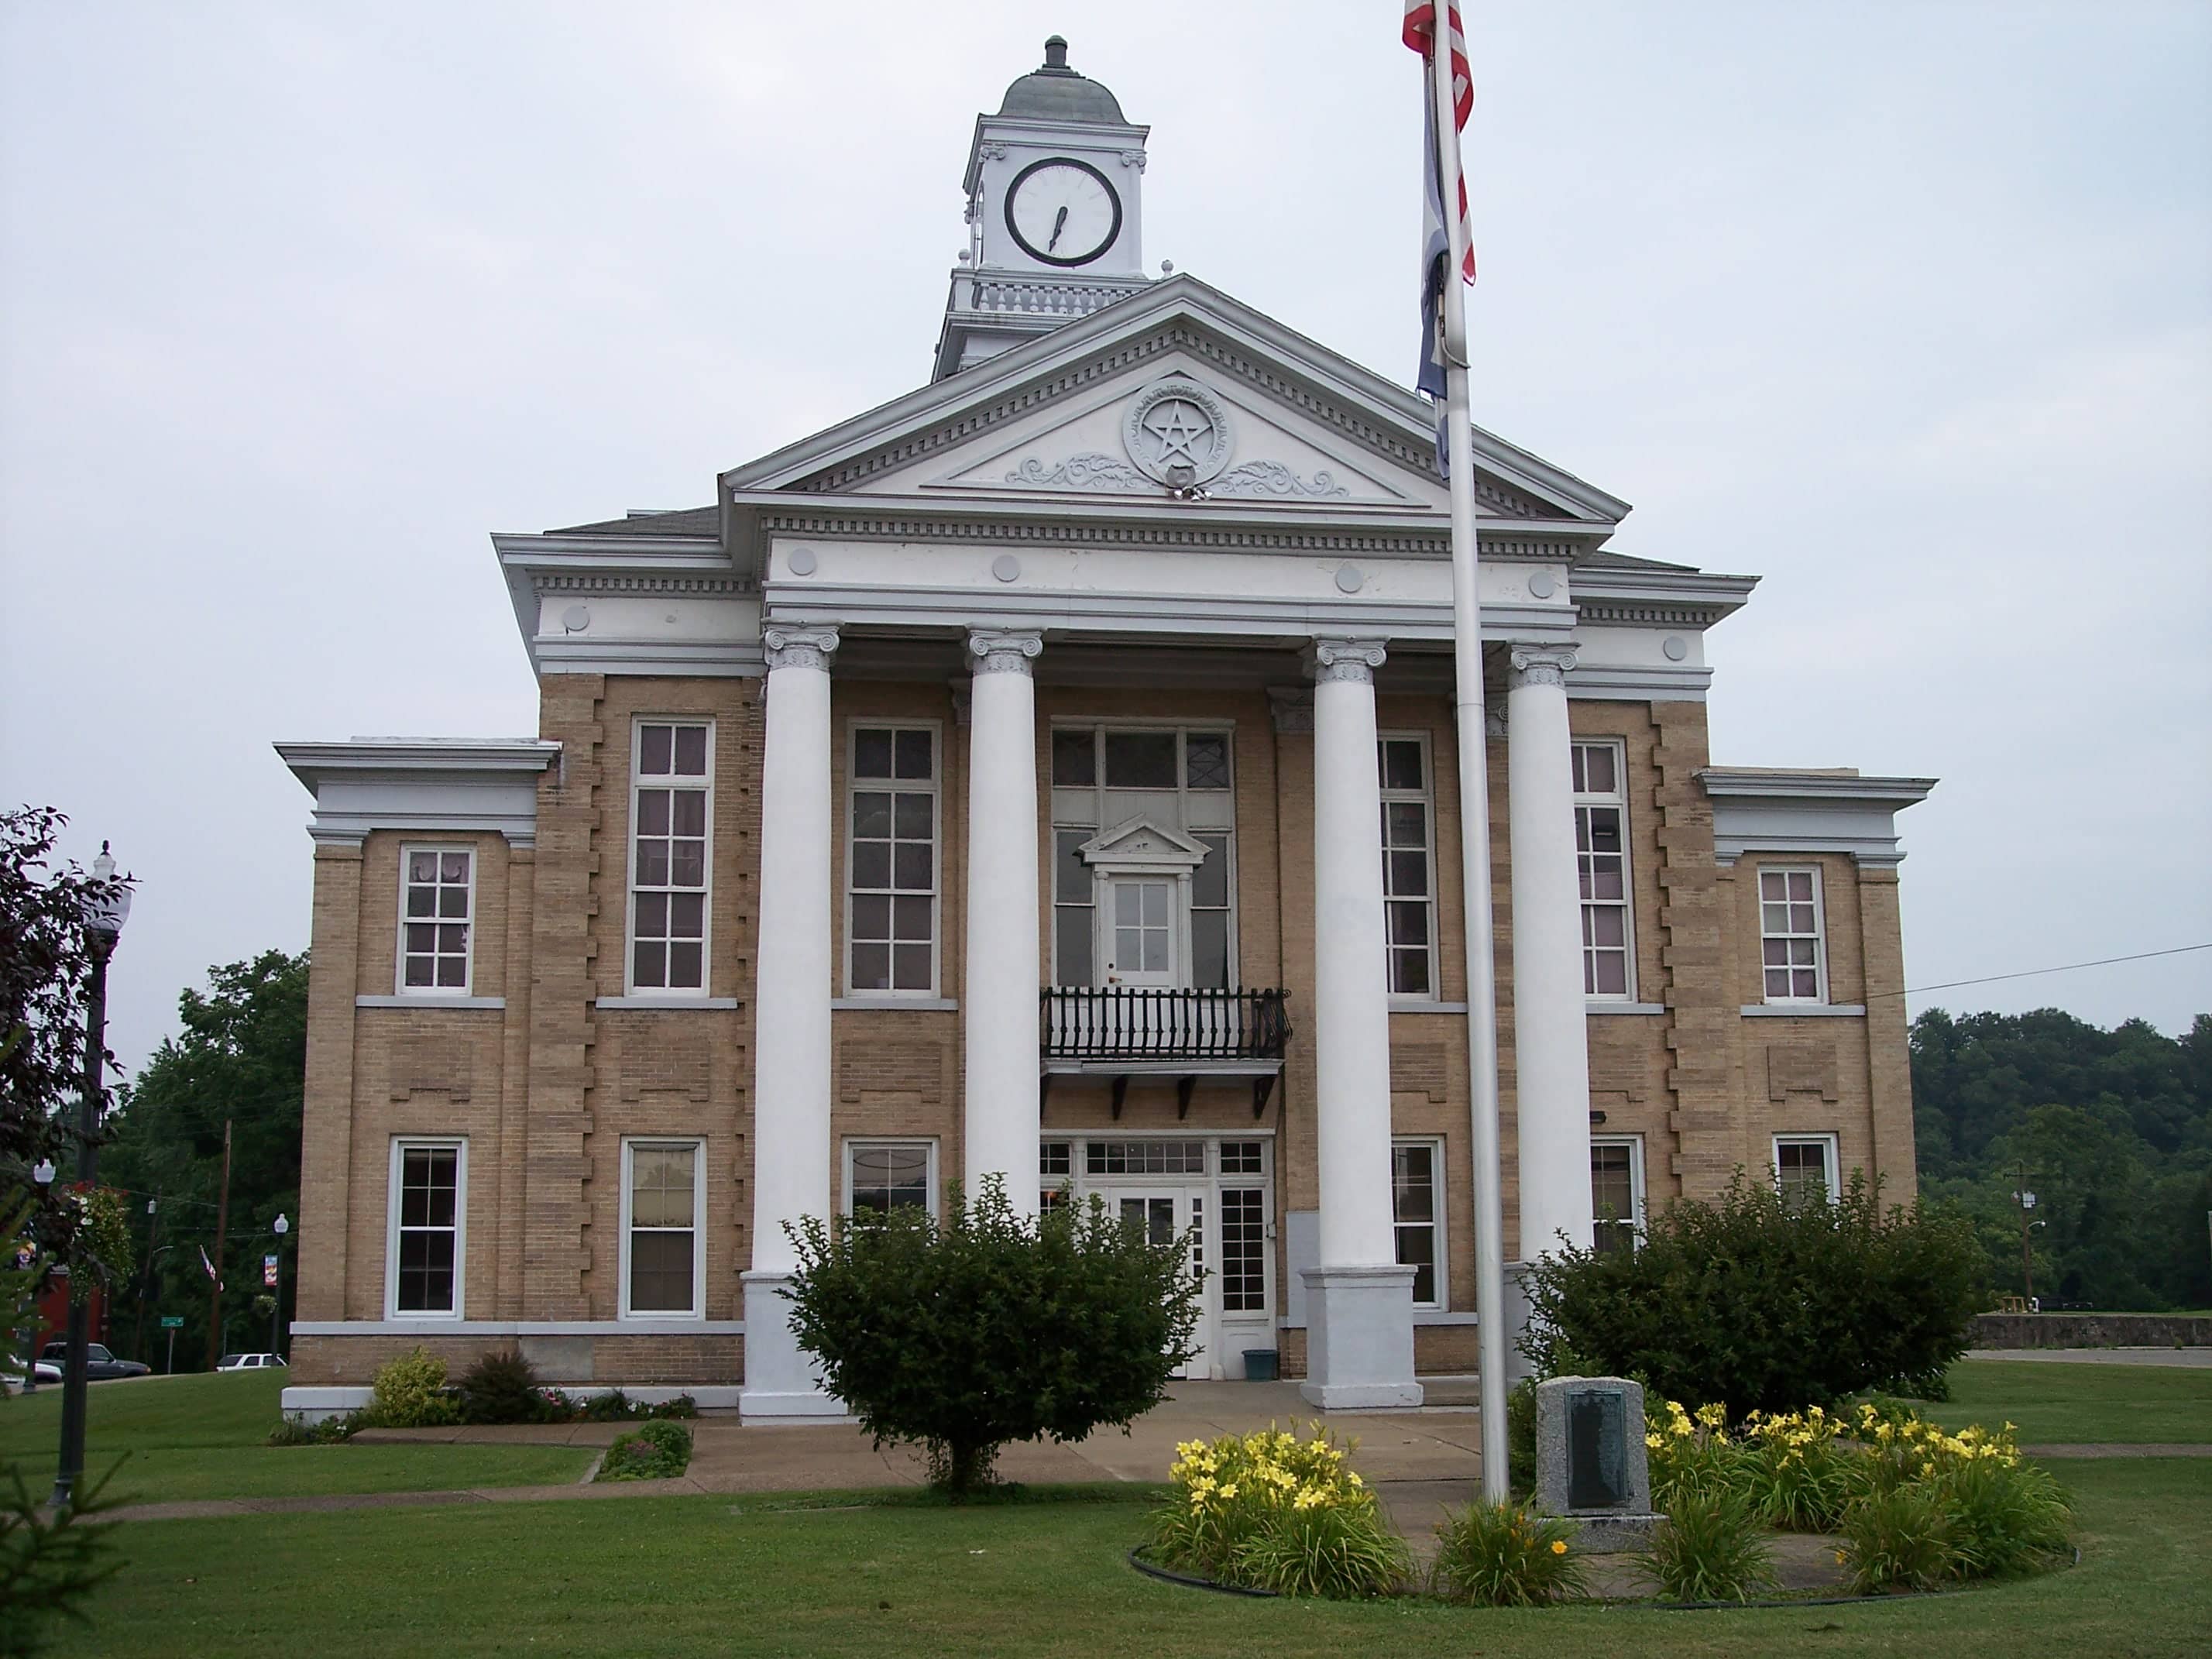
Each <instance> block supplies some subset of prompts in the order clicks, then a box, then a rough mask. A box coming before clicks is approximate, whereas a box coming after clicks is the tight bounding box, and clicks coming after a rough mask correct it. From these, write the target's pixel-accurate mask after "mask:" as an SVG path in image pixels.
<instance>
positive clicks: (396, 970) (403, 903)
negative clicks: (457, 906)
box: [392, 841, 477, 997]
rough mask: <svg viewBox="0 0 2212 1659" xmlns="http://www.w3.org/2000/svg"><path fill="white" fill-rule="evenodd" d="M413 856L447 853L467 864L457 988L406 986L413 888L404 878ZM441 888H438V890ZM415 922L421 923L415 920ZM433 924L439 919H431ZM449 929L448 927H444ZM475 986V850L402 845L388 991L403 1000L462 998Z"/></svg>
mask: <svg viewBox="0 0 2212 1659" xmlns="http://www.w3.org/2000/svg"><path fill="white" fill-rule="evenodd" d="M417 853H429V854H435V855H437V856H439V857H441V858H442V857H443V856H444V855H445V854H447V853H459V854H460V855H461V856H462V857H463V858H465V859H466V860H468V861H469V880H468V894H469V908H468V914H467V915H465V916H464V917H462V919H461V926H462V927H465V928H466V929H467V930H468V940H469V942H468V948H467V949H466V950H465V951H462V952H461V982H460V983H459V985H410V984H409V983H408V982H407V955H408V952H407V923H408V921H409V917H408V915H407V890H408V888H409V887H410V886H411V885H412V883H410V881H409V880H408V878H407V867H408V865H409V863H410V860H413V858H414V856H415V854H417ZM442 886H443V884H442V883H441V884H440V889H434V890H441V889H442ZM415 920H417V921H419V920H421V918H419V917H417V918H415ZM431 920H432V921H439V920H440V918H437V917H433V918H431ZM447 925H450V924H447ZM430 960H431V963H432V968H431V971H432V974H433V975H435V973H436V971H437V970H436V963H437V957H435V956H433V957H431V959H430ZM476 982H477V849H476V848H474V847H473V846H471V845H469V844H468V843H466V842H428V841H411V842H401V843H400V846H399V927H398V932H397V933H395V934H394V935H393V945H392V994H393V995H394V996H403V997H465V996H469V995H471V994H473V993H474V991H475V988H476Z"/></svg>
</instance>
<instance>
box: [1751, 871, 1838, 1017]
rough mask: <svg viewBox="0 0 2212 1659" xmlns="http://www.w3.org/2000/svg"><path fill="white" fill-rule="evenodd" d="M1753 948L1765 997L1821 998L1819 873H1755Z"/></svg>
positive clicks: (1784, 999)
mask: <svg viewBox="0 0 2212 1659" xmlns="http://www.w3.org/2000/svg"><path fill="white" fill-rule="evenodd" d="M1820 957H1821V951H1820V872H1819V871H1818V870H1761V871H1760V872H1759V961H1760V964H1761V969H1760V971H1761V972H1762V973H1763V974H1764V975H1765V993H1766V1000H1767V1001H1769V1002H1822V1001H1825V1000H1826V987H1825V986H1824V984H1823V982H1822V981H1823V978H1824V971H1823V970H1824V968H1825V964H1824V963H1822V962H1821V960H1820Z"/></svg>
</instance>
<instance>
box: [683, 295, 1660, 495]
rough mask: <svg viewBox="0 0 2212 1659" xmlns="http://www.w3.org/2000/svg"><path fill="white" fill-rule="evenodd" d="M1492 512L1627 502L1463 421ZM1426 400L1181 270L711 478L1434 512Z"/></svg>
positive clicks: (904, 490)
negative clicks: (1471, 431) (1470, 431)
mask: <svg viewBox="0 0 2212 1659" xmlns="http://www.w3.org/2000/svg"><path fill="white" fill-rule="evenodd" d="M1476 440H1477V441H1476V471H1477V481H1478V496H1479V510H1480V512H1481V513H1484V514H1485V515H1486V516H1489V517H1493V518H1502V519H1521V520H1546V521H1551V522H1554V523H1556V522H1559V521H1562V520H1570V521H1575V522H1578V523H1581V524H1585V525H1589V526H1592V527H1594V528H1595V527H1597V526H1611V525H1612V524H1614V523H1617V522H1618V521H1619V520H1620V518H1621V517H1622V516H1623V515H1624V514H1625V513H1626V512H1627V510H1628V508H1627V504H1626V502H1623V501H1618V500H1616V499H1615V498H1613V497H1612V496H1610V495H1606V494H1605V493H1604V492H1603V491H1601V490H1598V489H1594V488H1592V487H1591V486H1590V485H1589V484H1587V483H1583V482H1582V481H1581V480H1579V479H1577V478H1575V477H1572V476H1571V474H1568V473H1566V472H1564V471H1560V470H1559V469H1558V468H1555V467H1553V466H1551V465H1549V464H1547V463H1546V462H1543V461H1541V460H1539V459H1537V458H1536V457H1534V456H1532V455H1528V453H1525V452H1523V451H1521V450H1517V449H1516V448H1514V447H1512V446H1511V445H1510V444H1507V443H1504V441H1501V440H1498V439H1497V438H1494V437H1492V436H1491V435H1489V434H1486V433H1483V432H1481V431H1480V430H1479V429H1478V431H1477V433H1476ZM1434 453H1435V429H1434V427H1433V424H1432V416H1431V412H1430V409H1429V405H1428V404H1427V403H1426V401H1425V400H1424V399H1422V398H1419V396H1417V395H1416V394H1414V393H1413V392H1410V391H1408V390H1407V389H1405V388H1403V387H1401V386H1395V385H1393V384H1392V383H1390V382H1389V381H1388V380H1384V379H1383V377H1381V376H1379V375H1376V374H1373V373H1372V372H1371V371H1370V370H1367V369H1365V368H1361V367H1360V366H1359V365H1358V364H1356V363H1353V362H1351V361H1350V360H1349V359H1348V358H1346V357H1344V356H1341V355H1340V354H1339V353H1336V352H1334V351H1331V350H1329V349H1328V348H1326V347H1324V346H1322V345H1320V344H1318V343H1316V342H1314V341H1312V340H1309V339H1307V338H1305V337H1303V336H1301V335H1298V334H1297V333H1295V332H1293V331H1291V330H1288V329H1285V328H1284V327H1283V326H1282V325H1279V324H1278V323H1275V322H1274V321H1273V319H1269V318H1267V317H1265V316H1264V315H1262V314H1261V313H1258V312H1256V311H1254V310H1253V309H1252V308H1251V307H1247V306H1244V305H1243V304H1241V303H1240V302H1238V301H1235V300H1233V299H1231V298H1230V296H1228V295H1225V294H1223V293H1221V292H1220V291H1219V290H1218V289H1212V288H1209V287H1208V286H1206V284H1205V283H1200V282H1198V281H1196V280H1195V279H1194V278H1192V277H1189V276H1174V277H1171V278H1168V279H1165V280H1164V281H1162V282H1160V283H1155V284H1154V285H1152V288H1150V289H1146V291H1144V292H1142V293H1140V294H1139V295H1135V296H1134V297H1133V298H1130V299H1127V300H1123V301H1120V302H1118V303H1116V304H1114V305H1112V306H1109V307H1107V308H1106V309H1105V310H1103V311H1101V312H1098V313H1095V314H1094V315H1092V316H1090V317H1087V318H1084V319H1080V320H1079V321H1075V322H1071V323H1068V324H1066V325H1063V326H1062V327H1060V329H1058V330H1056V331H1054V332H1052V333H1050V334H1047V335H1044V336H1042V337H1039V338H1037V339H1036V340H1033V341H1031V342H1030V343H1027V344H1024V345H1022V346H1019V347H1018V348H1015V349H1012V350H1010V351H1007V352H1006V353H1003V354H1002V355H1000V356H997V357H994V358H991V359H989V360H987V361H986V362H982V363H981V364H978V365H977V366H975V368H970V369H968V370H966V371H964V372H963V373H961V374H955V375H952V376H951V377H949V378H947V379H945V380H941V381H939V382H937V383H935V384H933V385H932V386H927V387H925V388H923V389H921V391H919V392H915V393H912V394H909V395H908V397H906V398H900V399H898V400H896V402H894V403H891V404H885V405H884V406H883V407H882V408H880V409H878V410H872V411H870V412H869V413H868V414H866V415H863V416H858V417H856V418H855V419H854V420H852V421H848V422H843V423H842V424H841V425H840V426H837V427H835V428H830V429H829V430H828V431H825V432H823V433H820V434H817V435H816V436H814V437H813V438H811V439H808V440H805V441H803V442H801V443H799V444H794V445H793V446H791V447H788V448H787V449H784V450H781V451H778V452H777V453H775V454H773V455H769V456H766V457H763V459H761V460H759V461H756V462H753V463H751V464H750V465H745V466H742V467H739V468H737V469H735V470H734V471H731V472H729V473H726V474H725V475H724V479H723V482H724V484H725V486H726V488H727V489H728V490H729V491H730V493H731V495H732V499H733V500H754V501H757V500H758V499H759V498H760V496H761V495H762V494H763V493H764V492H775V493H776V494H777V495H842V496H846V497H848V498H851V497H860V498H869V497H873V498H877V499H879V500H889V499H898V500H902V501H911V502H915V503H917V504H920V503H922V502H928V501H941V502H945V503H946V504H948V505H949V504H951V503H952V502H955V501H960V502H967V503H975V504H979V505H981V504H990V505H992V506H994V507H997V508H999V509H1001V510H1007V509H1011V510H1015V511H1019V510H1021V508H1022V507H1023V506H1024V504H1025V503H1035V504H1036V506H1037V507H1041V508H1050V507H1054V506H1055V505H1058V504H1062V503H1067V502H1071V501H1082V502H1086V503H1094V504H1099V505H1109V504H1115V503H1124V504H1139V503H1141V504H1148V505H1151V506H1153V507H1158V506H1160V505H1162V504H1168V505H1172V504H1174V503H1175V502H1176V501H1198V500H1206V501H1233V502H1236V503H1237V504H1240V505H1244V506H1255V507H1268V508H1275V507H1281V508H1284V509H1286V510H1287V511H1289V512H1291V513H1298V512H1300V511H1324V512H1330V513H1345V512H1351V513H1375V514H1376V515H1378V516H1381V517H1386V518H1396V517H1399V516H1401V515H1406V516H1419V517H1423V518H1430V517H1437V516H1441V515H1443V513H1445V512H1446V511H1447V510H1448V496H1447V493H1446V491H1445V489H1444V487H1443V484H1442V483H1441V482H1440V481H1439V480H1438V479H1437V477H1436V472H1435V465H1434Z"/></svg>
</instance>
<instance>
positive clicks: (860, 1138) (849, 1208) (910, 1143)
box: [837, 1135, 1074, 1221]
mask: <svg viewBox="0 0 2212 1659" xmlns="http://www.w3.org/2000/svg"><path fill="white" fill-rule="evenodd" d="M876 1146H899V1147H915V1146H919V1147H921V1149H922V1150H923V1151H924V1152H927V1154H928V1157H929V1164H928V1167H927V1174H926V1176H924V1179H925V1180H927V1182H928V1183H929V1188H928V1189H929V1200H928V1208H929V1218H930V1219H931V1220H932V1221H934V1220H936V1219H937V1218H938V1214H939V1200H938V1180H937V1140H936V1138H935V1137H934V1136H930V1135H857V1136H854V1138H852V1139H848V1140H846V1141H844V1142H843V1143H842V1146H841V1149H840V1151H839V1152H838V1154H837V1161H838V1165H839V1170H838V1183H837V1204H838V1211H839V1212H840V1213H841V1214H842V1215H843V1216H844V1217H845V1218H847V1219H848V1220H850V1219H851V1218H852V1214H853V1161H854V1154H855V1153H857V1152H866V1151H867V1150H869V1149H870V1148H872V1147H876ZM1038 1162H1039V1164H1042V1162H1043V1158H1042V1153H1040V1154H1039V1157H1038ZM1039 1176H1040V1180H1042V1170H1040V1171H1039ZM1073 1178H1074V1177H1073V1176H1070V1177H1069V1179H1070V1180H1071V1181H1073ZM1008 1196H1009V1197H1010V1198H1011V1197H1012V1194H1008Z"/></svg>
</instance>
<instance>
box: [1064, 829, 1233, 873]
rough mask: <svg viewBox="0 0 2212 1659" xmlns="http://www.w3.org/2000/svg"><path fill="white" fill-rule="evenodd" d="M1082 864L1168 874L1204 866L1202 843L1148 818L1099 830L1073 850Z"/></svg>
mask: <svg viewBox="0 0 2212 1659" xmlns="http://www.w3.org/2000/svg"><path fill="white" fill-rule="evenodd" d="M1076 850H1077V851H1078V852H1079V853H1080V854H1082V857H1083V861H1084V862H1085V864H1087V865H1090V866H1092V867H1093V868H1097V866H1101V865H1106V866H1112V867H1114V868H1116V869H1128V870H1158V871H1162V872H1170V873H1172V872H1176V871H1179V870H1195V869H1197V868H1198V866H1200V865H1201V864H1203V863H1205V862H1206V853H1207V850H1208V849H1207V848H1206V843H1205V842H1200V841H1196V840H1194V839H1193V838H1192V837H1190V836H1186V835H1184V834H1183V833H1182V831H1181V830H1179V829H1166V828H1164V826H1162V825H1160V824H1158V823H1153V822H1152V819H1150V818H1148V817H1134V818H1131V819H1130V820H1129V821H1128V822H1127V823H1120V824H1116V825H1115V827H1114V828H1113V829H1102V830H1101V831H1099V833H1098V834H1097V835H1095V836H1091V839H1090V840H1089V841H1086V842H1084V843H1083V845H1082V846H1081V847H1079V848H1077V849H1076Z"/></svg>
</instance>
